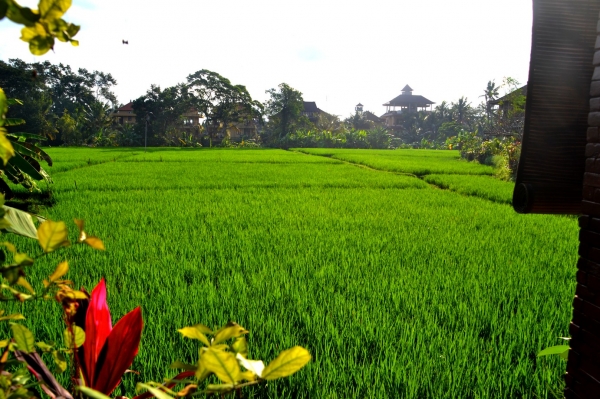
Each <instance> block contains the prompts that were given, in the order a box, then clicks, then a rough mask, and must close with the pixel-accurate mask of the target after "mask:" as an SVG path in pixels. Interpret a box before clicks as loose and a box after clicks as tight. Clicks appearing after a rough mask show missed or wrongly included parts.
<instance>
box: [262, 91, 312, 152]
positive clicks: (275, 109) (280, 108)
mask: <svg viewBox="0 0 600 399" xmlns="http://www.w3.org/2000/svg"><path fill="white" fill-rule="evenodd" d="M278 87H279V89H278V90H276V89H269V90H267V91H266V93H267V94H268V95H269V96H270V98H269V99H268V100H267V102H266V103H265V110H266V114H267V116H268V118H269V122H268V125H267V128H268V130H267V134H268V137H267V140H268V141H269V140H270V141H273V140H277V139H281V138H283V137H285V136H286V135H288V134H289V133H291V132H293V131H295V130H296V129H299V128H304V127H307V126H310V122H309V121H308V118H306V117H305V116H304V115H302V112H303V110H304V100H303V99H302V93H301V92H299V91H298V90H296V89H294V88H292V87H291V86H289V85H288V84H287V83H281V84H280V85H279V86H278Z"/></svg>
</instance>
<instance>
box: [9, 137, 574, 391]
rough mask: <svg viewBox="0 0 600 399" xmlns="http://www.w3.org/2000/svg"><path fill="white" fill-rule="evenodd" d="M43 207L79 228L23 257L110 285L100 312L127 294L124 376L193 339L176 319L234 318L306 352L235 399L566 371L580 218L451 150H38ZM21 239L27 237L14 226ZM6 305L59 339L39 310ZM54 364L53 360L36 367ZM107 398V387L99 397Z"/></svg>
mask: <svg viewBox="0 0 600 399" xmlns="http://www.w3.org/2000/svg"><path fill="white" fill-rule="evenodd" d="M48 152H49V153H50V154H51V156H52V157H53V159H54V161H55V164H54V166H52V167H50V168H48V170H49V171H50V173H51V175H52V178H53V180H54V184H53V185H52V186H51V188H50V190H51V200H52V204H51V205H48V206H45V207H42V208H40V209H39V211H40V212H41V213H43V214H44V215H45V216H48V217H50V218H52V219H54V220H65V221H67V222H68V224H69V227H70V230H71V232H72V235H73V239H75V231H76V227H75V225H74V223H73V222H72V219H73V218H74V217H76V218H82V219H85V220H86V225H87V230H88V231H89V233H90V234H94V235H97V236H99V237H101V238H102V239H103V240H104V242H105V245H106V248H107V250H106V251H105V252H99V251H93V250H92V249H90V248H87V247H85V248H84V247H82V246H77V247H74V248H72V249H70V250H67V251H64V252H61V253H58V254H51V256H49V257H48V258H47V259H45V260H44V261H41V262H39V264H38V263H36V266H35V267H34V268H32V269H31V274H30V276H32V278H31V280H32V281H38V282H39V281H41V279H42V278H44V277H45V276H47V275H48V274H49V273H51V272H52V270H53V269H54V267H55V265H56V263H58V262H59V261H60V260H63V259H65V258H66V259H68V260H69V262H70V265H71V269H70V272H69V274H68V277H69V278H70V279H71V280H74V281H75V282H76V283H77V284H78V285H83V286H86V287H88V289H90V288H91V287H93V286H94V285H95V284H96V283H97V282H98V280H99V279H100V278H101V277H105V278H106V280H107V286H108V302H109V306H110V308H111V311H112V313H113V320H116V319H118V318H120V317H121V316H122V315H124V314H125V313H126V312H127V311H129V310H131V309H133V308H134V307H136V306H138V305H141V307H142V309H143V317H144V322H145V327H144V332H143V336H142V344H141V347H140V353H139V355H138V357H137V358H136V360H135V361H134V363H133V365H132V367H131V368H132V369H134V370H137V371H139V372H140V374H139V375H136V374H133V373H130V374H127V375H126V376H125V377H124V382H123V384H122V386H121V388H120V390H121V394H124V395H127V396H132V394H133V387H134V386H135V383H136V382H138V381H149V380H158V381H160V380H162V378H164V377H166V376H172V375H174V374H175V373H176V371H175V370H171V369H169V365H170V364H171V363H172V362H173V361H175V360H178V359H179V360H182V361H186V362H194V361H195V360H196V358H197V357H196V356H197V353H198V343H197V342H192V341H189V340H184V339H183V338H182V337H181V336H180V334H179V333H178V332H177V329H178V328H181V327H184V326H187V325H192V324H195V323H203V324H206V325H208V326H211V327H217V326H220V325H223V324H224V323H226V322H227V321H228V320H234V321H236V322H238V323H239V324H241V325H242V326H244V327H246V328H247V329H248V330H250V334H249V336H248V339H249V346H250V356H251V357H252V358H260V359H263V360H265V361H270V360H272V359H273V358H274V357H275V356H276V355H277V353H279V352H280V351H281V350H283V349H286V348H289V347H292V346H294V345H301V346H304V347H305V348H307V349H308V350H309V351H310V353H311V354H312V356H313V359H312V361H311V362H310V363H309V364H308V365H307V366H306V367H305V368H304V369H302V370H301V371H300V372H299V373H297V374H296V375H294V376H292V377H291V378H288V379H283V380H278V381H275V382H270V383H269V384H268V385H263V386H260V387H251V388H248V389H247V390H246V391H245V393H244V396H245V397H248V398H521V397H522V398H546V397H552V395H553V394H552V391H558V390H560V387H561V375H562V374H563V373H564V370H565V363H564V361H563V360H562V359H559V358H548V359H545V360H544V361H542V360H541V359H536V354H537V353H538V352H539V351H540V350H541V349H543V348H545V347H547V346H551V345H557V344H560V343H561V342H562V341H561V340H560V339H558V337H561V336H566V335H568V324H569V320H570V317H571V303H572V297H573V292H574V288H575V265H576V258H577V255H576V253H577V233H578V228H577V223H576V220H575V219H573V218H568V217H558V216H547V215H518V214H516V213H515V212H514V211H513V210H512V208H511V206H510V205H509V203H510V197H511V193H512V184H511V183H508V182H502V181H499V180H496V179H494V178H493V177H492V176H491V175H492V173H493V170H492V169H491V168H490V167H488V166H484V165H479V164H475V163H469V162H465V161H462V160H460V159H459V156H458V153H457V152H454V151H420V150H332V149H298V150H293V151H283V150H225V149H224V150H208V149H198V150H187V149H151V150H149V151H148V152H147V153H144V152H143V150H140V149H89V148H86V149H83V148H73V149H71V148H56V149H54V148H51V149H48ZM6 238H10V240H11V241H12V242H14V243H15V244H17V246H18V248H19V250H21V251H28V252H30V253H38V252H39V250H38V248H37V247H36V245H37V243H35V242H33V241H32V240H27V239H24V238H20V237H15V236H10V237H8V236H7V237H5V239H6ZM22 307H23V305H16V308H18V310H20V311H23V312H25V314H26V315H27V316H28V319H27V320H26V321H25V322H24V323H25V325H27V326H28V327H29V328H30V329H31V330H32V331H34V334H35V335H36V338H38V339H43V340H55V341H56V340H59V339H60V337H61V334H62V329H63V326H62V321H61V318H60V313H59V309H58V305H57V304H55V303H52V302H46V303H36V304H34V305H32V304H26V305H25V306H24V309H22ZM48 362H49V363H51V360H49V359H48ZM113 395H114V394H113Z"/></svg>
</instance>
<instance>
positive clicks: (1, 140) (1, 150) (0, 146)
mask: <svg viewBox="0 0 600 399" xmlns="http://www.w3.org/2000/svg"><path fill="white" fill-rule="evenodd" d="M1 90H2V89H0V91H1ZM2 122H3V120H2V119H0V123H2ZM0 126H2V125H0ZM5 132H6V130H5V129H4V128H3V127H0V158H2V161H3V163H4V165H6V164H7V163H8V161H9V160H10V159H11V157H13V156H14V155H15V150H14V148H13V146H12V144H11V142H10V140H8V139H7V138H6V136H5V134H4V133H5Z"/></svg>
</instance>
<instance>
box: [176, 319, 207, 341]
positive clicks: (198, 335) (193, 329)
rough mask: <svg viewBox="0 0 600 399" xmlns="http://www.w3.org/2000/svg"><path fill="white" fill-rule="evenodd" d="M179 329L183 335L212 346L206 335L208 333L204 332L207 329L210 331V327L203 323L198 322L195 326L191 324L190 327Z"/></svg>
mask: <svg viewBox="0 0 600 399" xmlns="http://www.w3.org/2000/svg"><path fill="white" fill-rule="evenodd" d="M177 331H179V332H180V333H181V335H183V336H184V337H187V338H192V339H198V340H200V341H201V342H202V343H203V344H204V345H206V346H210V342H208V338H207V337H206V335H204V334H203V332H205V331H210V328H208V327H206V326H204V325H202V324H196V325H195V326H190V327H183V328H180V329H179V330H177ZM209 334H210V333H209Z"/></svg>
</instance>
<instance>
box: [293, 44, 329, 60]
mask: <svg viewBox="0 0 600 399" xmlns="http://www.w3.org/2000/svg"><path fill="white" fill-rule="evenodd" d="M298 57H300V59H301V60H302V61H307V62H312V61H319V60H321V59H323V53H322V52H321V51H320V50H319V49H318V48H315V47H304V48H302V49H300V50H299V51H298Z"/></svg>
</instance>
